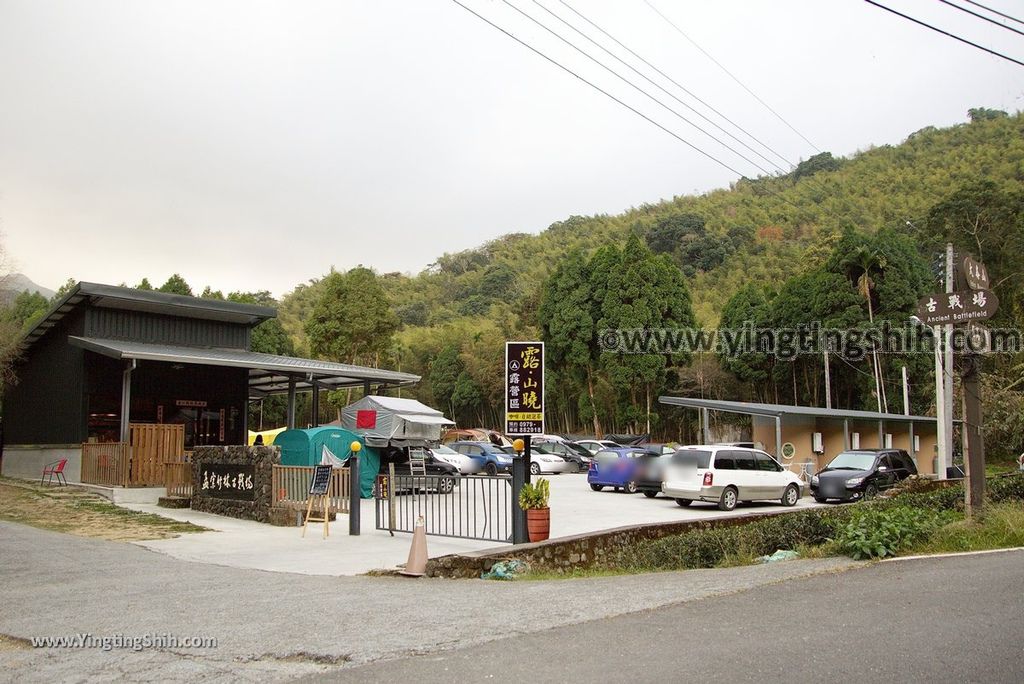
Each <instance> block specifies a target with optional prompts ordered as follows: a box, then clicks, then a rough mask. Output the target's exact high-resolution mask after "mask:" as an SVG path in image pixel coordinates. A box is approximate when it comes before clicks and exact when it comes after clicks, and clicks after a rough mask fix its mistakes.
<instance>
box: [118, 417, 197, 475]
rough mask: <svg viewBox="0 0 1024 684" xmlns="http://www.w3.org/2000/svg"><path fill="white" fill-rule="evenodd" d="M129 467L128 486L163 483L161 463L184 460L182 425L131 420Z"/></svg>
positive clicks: (183, 428)
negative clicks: (130, 464)
mask: <svg viewBox="0 0 1024 684" xmlns="http://www.w3.org/2000/svg"><path fill="white" fill-rule="evenodd" d="M130 427H131V437H132V467H131V472H130V474H129V481H128V482H127V484H128V486H132V487H159V486H160V485H162V484H164V464H165V463H182V462H184V460H185V426H184V425H180V424H174V423H163V424H157V423H132V424H131V426H130Z"/></svg>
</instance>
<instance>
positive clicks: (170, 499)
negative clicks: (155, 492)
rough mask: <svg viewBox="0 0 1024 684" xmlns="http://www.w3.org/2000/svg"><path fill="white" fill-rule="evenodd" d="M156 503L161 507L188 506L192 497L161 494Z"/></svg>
mask: <svg viewBox="0 0 1024 684" xmlns="http://www.w3.org/2000/svg"><path fill="white" fill-rule="evenodd" d="M156 505H157V506H160V507H161V508H188V507H189V506H191V505H192V499H188V498H185V497H184V496H161V497H160V498H159V499H157V502H156Z"/></svg>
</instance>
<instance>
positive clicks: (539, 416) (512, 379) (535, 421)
mask: <svg viewBox="0 0 1024 684" xmlns="http://www.w3.org/2000/svg"><path fill="white" fill-rule="evenodd" d="M505 434H507V435H541V434H544V343H543V342H506V343H505Z"/></svg>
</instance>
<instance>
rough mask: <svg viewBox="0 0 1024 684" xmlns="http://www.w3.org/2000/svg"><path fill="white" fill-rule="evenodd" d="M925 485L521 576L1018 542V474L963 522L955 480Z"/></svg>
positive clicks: (1022, 480) (1023, 541)
mask: <svg viewBox="0 0 1024 684" xmlns="http://www.w3.org/2000/svg"><path fill="white" fill-rule="evenodd" d="M932 486H934V485H932V484H931V483H929V482H928V481H927V480H910V481H908V482H907V483H906V484H905V485H904V486H903V487H902V488H901V489H900V490H899V492H898V493H896V494H894V495H893V496H891V497H888V498H880V499H876V500H874V501H869V502H861V503H857V504H852V505H836V506H828V507H822V508H813V509H808V510H804V511H797V512H794V513H786V514H784V515H778V516H771V517H764V518H755V519H753V520H751V521H750V522H742V523H740V524H736V525H730V526H725V527H713V528H710V529H704V530H698V531H691V532H687V533H685V534H679V535H673V536H669V537H662V538H661V539H654V540H646V541H642V542H639V543H637V544H635V545H632V546H629V547H624V548H622V549H621V550H620V551H619V552H618V553H617V554H616V555H615V556H614V557H613V560H612V561H610V562H609V563H607V564H606V565H604V566H601V567H596V568H592V569H586V570H577V571H574V572H572V573H569V574H557V573H547V572H535V573H530V574H528V575H526V578H527V579H554V578H570V577H594V576H604V575H614V574H621V573H642V572H658V571H665V570H690V569H698V568H714V567H734V566H738V565H749V564H752V563H756V562H757V559H758V558H759V557H761V556H767V555H769V554H772V553H774V552H775V551H778V550H780V549H782V550H795V551H797V552H798V553H799V554H800V557H801V558H825V557H830V556H850V557H851V558H855V559H879V558H888V557H892V556H898V555H914V554H924V553H945V552H958V551H981V550H986V549H1000V548H1013V547H1018V546H1024V475H1020V474H1012V475H1005V476H1002V477H995V478H992V479H991V480H989V482H988V489H987V492H986V497H987V499H986V501H987V503H988V507H987V508H986V510H985V515H984V516H982V517H981V518H980V519H977V520H974V521H971V522H967V521H966V520H965V519H964V514H963V498H964V492H963V486H962V485H961V484H955V485H952V486H948V487H944V488H941V489H929V488H930V487H932Z"/></svg>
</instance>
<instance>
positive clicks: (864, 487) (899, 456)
mask: <svg viewBox="0 0 1024 684" xmlns="http://www.w3.org/2000/svg"><path fill="white" fill-rule="evenodd" d="M911 475H917V466H915V465H914V460H913V459H912V458H910V454H908V453H907V452H906V451H903V450H902V449H854V450H851V451H843V452H842V453H840V454H839V455H838V456H836V457H835V458H833V459H832V460H831V461H830V462H829V464H828V465H827V466H825V467H824V468H823V469H821V470H820V471H818V472H817V473H816V474H815V475H814V477H812V478H811V496H813V497H814V500H815V501H817V502H818V503H824V502H825V501H827V500H829V499H838V500H839V501H857V500H859V499H872V498H874V497H875V496H877V495H878V493H879V492H880V491H882V490H885V489H888V488H889V487H892V486H893V485H895V484H896V483H897V482H900V481H901V480H905V479H907V478H908V477H910V476H911Z"/></svg>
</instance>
